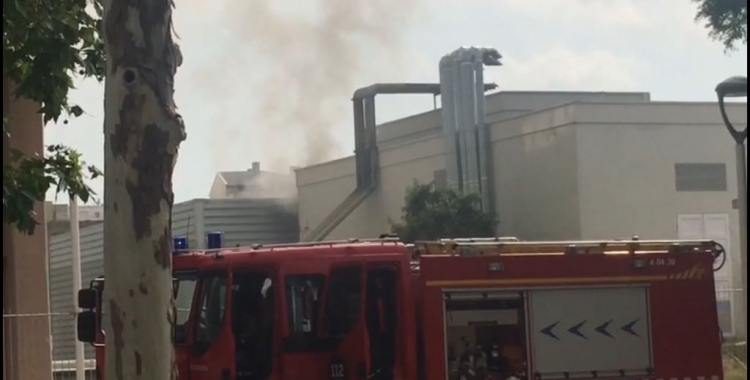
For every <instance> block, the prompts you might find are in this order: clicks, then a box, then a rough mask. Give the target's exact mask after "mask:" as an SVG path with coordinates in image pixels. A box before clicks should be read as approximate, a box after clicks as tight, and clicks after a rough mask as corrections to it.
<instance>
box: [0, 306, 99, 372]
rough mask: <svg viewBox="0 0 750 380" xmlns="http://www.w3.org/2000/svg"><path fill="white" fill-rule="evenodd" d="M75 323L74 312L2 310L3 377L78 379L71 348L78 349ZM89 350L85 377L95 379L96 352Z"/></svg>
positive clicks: (87, 351)
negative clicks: (74, 330)
mask: <svg viewBox="0 0 750 380" xmlns="http://www.w3.org/2000/svg"><path fill="white" fill-rule="evenodd" d="M74 326H75V315H74V314H73V313H44V314H13V313H9V312H3V379H8V380H26V379H40V380H42V379H43V380H48V379H52V380H76V373H75V357H74V355H75V354H74V351H71V350H69V349H68V347H69V348H71V349H72V350H74V349H75V348H74V344H75V340H74V339H75V337H74V336H73V333H72V331H73V330H72V329H73V328H74ZM65 330H67V331H65ZM61 333H62V334H61ZM55 336H58V337H62V339H61V340H64V341H56V340H55V339H54V337H55ZM70 352H73V355H72V356H73V357H70V356H71V355H70ZM86 354H87V355H86V358H87V360H86V361H85V368H86V374H85V375H86V376H85V378H86V380H94V379H95V375H94V366H95V363H94V360H93V352H92V350H91V349H87V350H86Z"/></svg>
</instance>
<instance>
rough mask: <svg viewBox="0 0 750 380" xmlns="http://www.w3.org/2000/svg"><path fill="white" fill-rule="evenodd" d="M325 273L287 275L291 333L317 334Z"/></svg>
mask: <svg viewBox="0 0 750 380" xmlns="http://www.w3.org/2000/svg"><path fill="white" fill-rule="evenodd" d="M324 281H325V276H323V275H318V274H315V275H291V276H287V277H286V295H287V305H288V308H289V309H288V314H289V333H290V335H298V336H299V335H310V336H315V335H317V334H316V333H317V327H318V326H317V325H318V315H319V310H320V296H321V295H322V291H323V282H324Z"/></svg>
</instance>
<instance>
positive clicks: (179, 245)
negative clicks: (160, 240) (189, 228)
mask: <svg viewBox="0 0 750 380" xmlns="http://www.w3.org/2000/svg"><path fill="white" fill-rule="evenodd" d="M187 249H188V239H187V236H178V237H176V238H174V239H172V251H173V252H179V251H186V250H187Z"/></svg>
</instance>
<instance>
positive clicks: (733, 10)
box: [693, 0, 747, 50]
mask: <svg viewBox="0 0 750 380" xmlns="http://www.w3.org/2000/svg"><path fill="white" fill-rule="evenodd" d="M693 1H694V2H696V3H698V13H697V14H696V16H695V20H696V21H697V22H702V23H703V24H704V25H705V26H706V28H707V29H708V30H709V32H708V35H709V36H710V37H711V38H712V39H714V40H716V41H719V42H721V43H722V44H724V47H725V48H726V49H727V50H733V49H735V48H736V47H737V44H738V43H741V44H743V45H746V44H747V0H693Z"/></svg>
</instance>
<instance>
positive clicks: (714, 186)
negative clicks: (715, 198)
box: [674, 163, 727, 192]
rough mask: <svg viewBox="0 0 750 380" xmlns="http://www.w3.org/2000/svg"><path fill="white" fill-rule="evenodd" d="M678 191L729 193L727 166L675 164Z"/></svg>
mask: <svg viewBox="0 0 750 380" xmlns="http://www.w3.org/2000/svg"><path fill="white" fill-rule="evenodd" d="M674 172H675V186H676V188H677V191H680V192H682V191H727V167H726V165H725V164H688V163H682V164H675V166H674Z"/></svg>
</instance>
